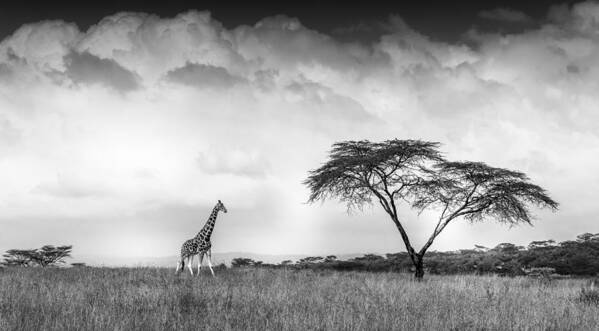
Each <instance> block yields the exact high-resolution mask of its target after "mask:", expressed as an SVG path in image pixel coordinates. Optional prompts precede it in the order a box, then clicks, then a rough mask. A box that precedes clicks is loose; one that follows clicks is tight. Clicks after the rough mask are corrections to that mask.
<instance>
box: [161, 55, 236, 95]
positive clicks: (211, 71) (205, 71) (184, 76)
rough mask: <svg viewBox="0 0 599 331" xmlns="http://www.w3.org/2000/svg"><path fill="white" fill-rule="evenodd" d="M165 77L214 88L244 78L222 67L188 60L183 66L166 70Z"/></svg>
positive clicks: (200, 86)
mask: <svg viewBox="0 0 599 331" xmlns="http://www.w3.org/2000/svg"><path fill="white" fill-rule="evenodd" d="M166 79H167V80H169V81H172V82H175V83H179V84H183V85H189V86H194V87H198V88H216V89H221V88H223V89H226V88H229V87H231V86H233V85H235V84H240V83H243V82H244V79H242V78H241V77H237V76H233V75H231V74H230V73H229V72H228V71H227V69H225V68H223V67H215V66H211V65H205V64H195V63H189V62H188V63H187V64H186V65H185V66H183V67H180V68H176V69H173V70H171V71H169V72H167V73H166Z"/></svg>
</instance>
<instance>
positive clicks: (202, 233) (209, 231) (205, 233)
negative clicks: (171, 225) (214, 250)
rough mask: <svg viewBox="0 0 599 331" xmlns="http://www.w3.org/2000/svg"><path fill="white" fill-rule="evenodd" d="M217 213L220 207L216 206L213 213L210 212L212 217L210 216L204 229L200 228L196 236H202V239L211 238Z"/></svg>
mask: <svg viewBox="0 0 599 331" xmlns="http://www.w3.org/2000/svg"><path fill="white" fill-rule="evenodd" d="M217 215H218V207H216V206H215V207H214V209H213V210H212V213H210V217H208V220H207V221H206V224H204V227H203V228H202V230H200V232H198V234H197V235H196V237H202V239H205V240H210V236H211V235H212V230H214V223H216V216H217Z"/></svg>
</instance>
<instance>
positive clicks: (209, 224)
mask: <svg viewBox="0 0 599 331" xmlns="http://www.w3.org/2000/svg"><path fill="white" fill-rule="evenodd" d="M221 210H222V211H223V212H225V213H226V212H227V208H226V207H225V205H224V204H223V203H222V202H221V201H220V200H218V202H217V203H216V206H214V209H212V213H210V217H208V220H207V221H206V224H205V225H204V227H203V228H202V230H200V232H198V234H197V235H196V236H195V237H193V238H191V239H189V240H187V241H185V242H184V243H183V245H182V246H181V259H180V260H179V262H177V269H176V270H175V273H178V272H179V270H181V271H183V269H185V260H187V263H188V264H187V267H188V268H189V272H190V273H191V275H193V268H192V266H191V265H192V263H193V257H194V256H196V255H199V256H198V274H199V273H200V266H201V265H202V261H203V260H204V256H205V255H207V256H208V267H209V268H210V272H211V273H212V277H214V270H212V250H211V248H212V243H211V242H210V236H211V235H212V230H214V223H215V222H216V216H217V215H218V212H219V211H221Z"/></svg>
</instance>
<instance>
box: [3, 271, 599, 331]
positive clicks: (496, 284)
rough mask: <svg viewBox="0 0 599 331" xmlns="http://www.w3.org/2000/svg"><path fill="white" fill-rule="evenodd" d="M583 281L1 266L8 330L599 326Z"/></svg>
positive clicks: (598, 316) (595, 308)
mask: <svg viewBox="0 0 599 331" xmlns="http://www.w3.org/2000/svg"><path fill="white" fill-rule="evenodd" d="M584 283H585V281H584V280H573V279H566V280H556V281H554V282H552V283H550V284H544V283H541V282H539V281H537V280H534V279H526V278H511V279H510V278H498V277H481V276H427V278H426V279H425V281H423V282H415V281H413V280H412V279H411V276H410V275H402V274H373V273H353V272H348V273H335V272H311V271H284V270H261V269H258V270H226V271H225V270H223V271H220V272H219V273H218V274H217V278H215V279H213V278H212V277H210V276H209V274H207V273H205V274H202V275H201V276H200V277H191V276H190V275H188V274H186V275H180V276H179V277H176V276H175V275H174V274H173V270H170V269H161V268H132V269H127V268H122V269H109V268H73V269H40V268H21V269H19V268H8V269H4V270H0V329H1V330H12V329H17V330H41V329H43V330H82V329H85V330H104V329H109V330H132V329H142V330H172V329H181V330H198V329H211V330H230V329H233V330H240V329H241V330H314V329H319V330H340V329H341V330H527V329H529V330H597V329H599V305H595V304H589V303H588V302H582V301H581V300H580V299H579V294H580V289H581V287H582V286H583V285H584Z"/></svg>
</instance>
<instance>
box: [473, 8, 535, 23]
mask: <svg viewBox="0 0 599 331" xmlns="http://www.w3.org/2000/svg"><path fill="white" fill-rule="evenodd" d="M478 17H480V18H484V19H487V20H492V21H500V22H507V23H530V22H532V21H533V19H532V17H530V16H528V15H526V14H525V13H523V12H521V11H518V10H514V9H510V8H495V9H491V10H483V11H481V12H479V13H478Z"/></svg>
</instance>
